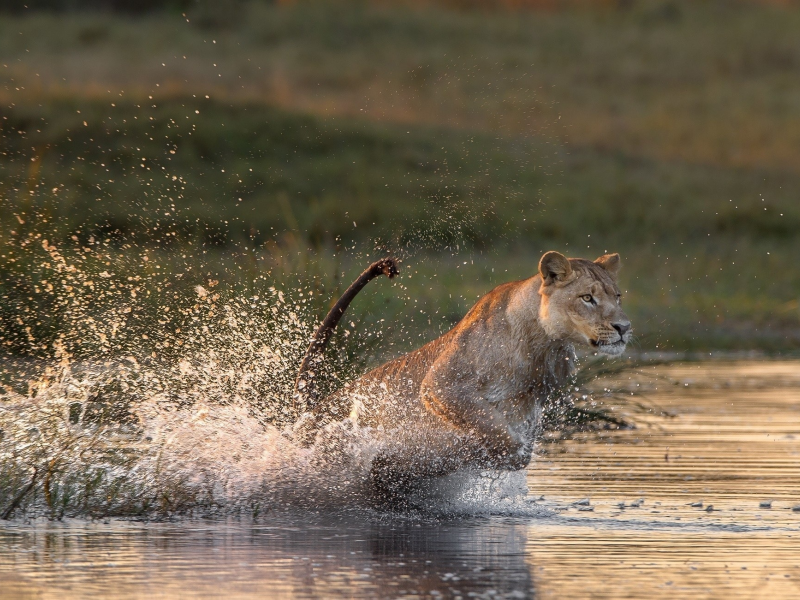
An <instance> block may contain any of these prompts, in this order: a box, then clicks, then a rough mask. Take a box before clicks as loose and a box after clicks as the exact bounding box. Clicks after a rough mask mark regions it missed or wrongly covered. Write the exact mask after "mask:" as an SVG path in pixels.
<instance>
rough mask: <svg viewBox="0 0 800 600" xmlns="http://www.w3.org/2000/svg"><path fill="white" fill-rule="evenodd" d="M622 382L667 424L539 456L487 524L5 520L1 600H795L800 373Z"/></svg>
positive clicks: (712, 367) (328, 519)
mask: <svg viewBox="0 0 800 600" xmlns="http://www.w3.org/2000/svg"><path fill="white" fill-rule="evenodd" d="M627 385H630V386H631V387H632V389H633V388H635V389H637V390H638V391H642V390H643V389H644V395H645V397H646V398H647V399H648V401H649V402H650V403H651V404H652V405H657V406H660V407H662V408H664V409H665V410H667V411H668V412H670V413H671V414H672V415H673V416H671V417H656V416H651V417H648V418H647V419H646V421H647V422H646V423H643V424H642V425H641V426H640V427H639V428H638V429H636V430H628V431H609V432H603V433H602V434H599V435H598V434H592V435H586V436H583V437H582V438H581V439H576V440H572V441H569V442H561V443H559V444H553V445H548V446H545V447H543V448H542V449H541V451H540V455H539V457H538V458H537V460H536V462H535V463H534V464H533V465H532V466H531V468H530V470H529V472H528V485H529V488H530V494H529V496H528V498H527V499H525V500H521V501H519V500H518V501H514V502H512V501H509V502H507V503H505V504H504V503H503V502H499V503H494V504H492V505H491V506H487V510H489V512H491V513H492V514H480V515H462V516H459V517H452V516H451V517H433V516H420V515H412V516H396V515H395V516H392V515H386V514H379V513H375V512H371V511H366V510H354V511H352V512H349V511H341V510H339V511H336V512H333V511H322V512H321V513H316V512H313V511H306V512H298V511H294V512H286V513H275V512H272V513H269V514H266V515H262V516H260V517H259V518H258V519H257V520H256V521H255V522H242V521H237V520H228V521H223V522H219V521H217V522H210V521H204V522H196V521H191V522H190V521H178V522H173V523H137V522H125V521H114V520H112V521H111V522H108V523H105V522H94V523H87V522H68V523H59V522H49V521H45V520H37V521H35V522H32V523H21V522H12V523H10V524H7V525H4V526H3V528H2V529H0V595H2V597H4V598H5V597H56V596H57V597H68V596H72V597H108V596H111V595H113V596H116V597H146V596H147V597H178V596H181V597H183V596H189V595H192V596H206V597H211V596H220V595H227V596H231V597H247V596H263V597H302V598H316V597H319V598H327V597H341V596H344V597H358V598H371V597H379V596H382V597H437V596H438V597H485V598H491V597H508V598H515V597H516V598H525V597H533V596H535V597H539V598H586V597H593V598H620V597H631V598H633V597H636V598H641V597H650V598H659V597H665V598H666V597H711V598H715V597H729V598H730V597H742V598H751V597H785V598H788V597H797V596H800V510H798V511H793V510H792V508H793V507H795V506H798V505H800V465H799V464H798V463H799V462H800V363H798V362H739V363H728V364H722V363H711V364H704V365H689V366H685V365H684V366H672V367H661V368H659V369H658V370H657V372H656V373H654V374H652V375H649V376H646V377H641V378H635V379H633V380H631V381H630V382H628V383H627ZM621 410H624V409H621ZM640 420H641V417H640ZM541 496H544V499H542V500H539V498H540V497H541ZM582 500H588V503H589V505H588V506H585V505H584V504H585V502H584V503H581V504H579V503H578V502H579V501H582ZM639 500H641V502H639ZM700 502H702V507H701V506H691V504H693V503H700ZM763 502H771V507H770V508H766V507H764V508H762V507H761V506H760V505H761V503H763ZM620 503H624V505H625V507H624V508H621V507H620ZM632 504H639V506H638V507H636V506H631V505H632ZM709 506H712V507H713V508H712V509H711V510H710V511H709V510H707V509H708V507H709Z"/></svg>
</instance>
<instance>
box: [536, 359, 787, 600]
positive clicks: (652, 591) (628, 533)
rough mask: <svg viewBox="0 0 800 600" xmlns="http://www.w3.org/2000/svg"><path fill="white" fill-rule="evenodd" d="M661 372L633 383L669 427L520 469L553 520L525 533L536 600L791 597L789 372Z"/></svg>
mask: <svg viewBox="0 0 800 600" xmlns="http://www.w3.org/2000/svg"><path fill="white" fill-rule="evenodd" d="M659 375H660V377H659V379H650V380H649V382H647V383H643V384H642V385H646V386H648V387H649V388H650V389H647V390H645V393H646V395H647V397H648V399H649V400H650V401H651V402H653V403H654V404H656V405H658V406H660V407H663V408H665V409H667V410H668V411H670V412H672V413H673V414H674V416H673V417H672V418H668V419H666V420H658V419H653V420H652V422H651V424H650V426H649V427H640V428H639V429H636V430H630V431H616V432H607V433H606V434H604V435H601V436H599V437H598V436H586V437H585V438H584V439H581V440H576V441H572V442H567V443H563V444H559V445H555V446H552V447H549V448H546V449H545V453H544V455H543V456H540V457H539V459H538V460H537V462H536V464H535V465H534V466H533V468H532V469H531V470H530V474H529V485H530V488H531V493H532V494H542V495H544V496H545V502H544V504H546V505H550V506H553V507H555V508H556V509H557V510H559V512H560V513H561V515H562V519H561V520H559V521H557V522H556V523H553V522H548V523H546V524H545V523H533V524H532V525H531V527H530V528H529V531H528V548H527V551H528V555H529V561H530V564H531V568H532V570H533V573H534V579H535V581H536V584H537V591H538V596H539V597H543V598H586V597H592V598H620V597H630V598H641V597H649V598H659V597H665V598H666V597H672V598H674V597H713V598H724V597H742V598H756V597H763V598H767V597H771V598H792V597H800V512H795V511H793V510H792V508H793V507H796V506H799V505H800V364H798V363H796V362H774V363H767V362H755V363H738V364H736V363H734V364H728V365H725V364H711V365H691V366H686V365H683V366H675V367H671V368H660V369H659ZM645 381H646V380H645ZM584 498H589V499H590V502H591V506H592V508H593V510H591V511H588V510H586V509H584V510H582V511H580V510H579V508H580V507H578V506H575V505H571V503H573V502H576V501H578V500H581V499H584ZM639 499H642V500H643V502H642V504H641V506H639V507H638V508H636V507H631V503H636V501H637V500H639ZM701 503H702V504H701ZM762 503H770V504H769V506H770V508H767V507H766V506H767V505H766V504H764V505H762ZM622 504H624V506H625V507H624V508H622V507H621V505H622ZM693 505H694V506H693ZM762 506H763V507H762ZM710 507H711V508H710Z"/></svg>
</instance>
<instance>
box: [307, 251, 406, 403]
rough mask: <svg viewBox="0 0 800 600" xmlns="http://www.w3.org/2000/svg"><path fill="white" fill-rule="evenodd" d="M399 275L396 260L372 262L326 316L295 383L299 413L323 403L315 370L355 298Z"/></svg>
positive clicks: (387, 259)
mask: <svg viewBox="0 0 800 600" xmlns="http://www.w3.org/2000/svg"><path fill="white" fill-rule="evenodd" d="M398 273H399V271H398V268H397V261H396V260H395V259H394V258H392V257H387V258H382V259H381V260H379V261H376V262H374V263H372V264H371V265H370V266H369V267H367V269H366V270H365V271H364V272H363V273H361V275H359V276H358V278H357V279H356V280H355V281H354V282H353V283H351V284H350V287H349V288H347V290H345V292H344V294H342V297H341V298H339V300H337V301H336V304H334V305H333V308H331V310H330V311H329V312H328V314H327V315H326V316H325V319H324V320H323V321H322V323H321V324H320V326H319V327H318V328H317V331H316V332H314V337H313V338H311V343H310V344H309V345H308V350H306V355H305V357H303V362H302V363H301V365H300V371H299V372H298V373H297V379H296V380H295V383H294V394H293V395H292V402H293V408H294V410H295V413H296V414H299V413H300V412H303V411H305V410H308V409H310V408H315V406H314V405H315V404H316V403H317V401H318V400H319V398H318V393H317V387H316V380H317V377H315V375H316V373H315V372H314V368H315V367H316V366H317V365H318V364H319V363H320V362H322V355H323V353H324V352H325V347H326V346H327V345H328V341H329V340H330V339H331V336H332V335H333V331H334V330H335V329H336V325H337V324H338V323H339V320H340V319H341V318H342V316H343V315H344V311H345V310H347V307H348V306H350V303H351V302H352V301H353V298H355V297H356V295H357V294H358V292H360V291H361V290H362V289H364V286H365V285H367V284H368V283H369V282H370V281H372V280H373V279H375V278H376V277H378V276H379V275H386V276H387V277H389V278H390V279H391V278H392V277H394V276H395V275H397V274H398Z"/></svg>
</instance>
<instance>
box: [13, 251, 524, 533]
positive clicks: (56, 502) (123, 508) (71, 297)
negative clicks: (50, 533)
mask: <svg viewBox="0 0 800 600" xmlns="http://www.w3.org/2000/svg"><path fill="white" fill-rule="evenodd" d="M37 241H38V242H39V243H38V244H37V245H36V246H35V247H36V251H37V252H38V255H37V257H38V259H37V260H39V261H40V262H36V264H37V265H38V267H37V268H39V269H42V270H43V271H45V272H46V273H45V274H44V275H42V276H40V277H39V281H40V283H39V284H37V285H41V286H49V292H51V293H52V295H51V301H52V304H53V307H54V309H53V310H55V311H57V313H58V315H59V319H60V323H59V327H58V329H57V334H54V335H53V336H51V338H50V339H48V341H47V342H46V343H45V342H42V343H39V342H38V340H36V339H35V337H34V336H33V335H32V334H30V333H29V332H30V331H31V329H28V330H26V329H25V327H28V325H25V323H26V321H25V319H22V318H20V320H21V321H22V323H23V325H22V329H21V331H27V332H28V333H29V335H30V336H31V337H30V339H28V342H29V344H30V346H31V347H34V348H35V347H37V346H41V348H42V349H43V350H47V352H42V355H44V356H45V357H44V358H39V359H38V360H34V359H33V358H31V359H29V360H28V361H26V362H24V363H20V362H19V361H17V362H8V363H6V366H5V367H4V370H5V373H4V380H5V381H6V382H7V383H6V385H4V386H3V388H2V389H3V393H2V396H0V511H2V514H0V517H5V518H9V517H18V518H19V517H35V516H47V517H50V518H62V517H65V516H67V517H70V516H82V517H102V516H138V517H142V518H156V517H163V516H168V515H175V514H190V515H194V516H209V515H218V514H246V515H258V514H262V513H264V512H267V511H270V510H273V509H276V508H280V507H285V506H305V507H313V508H320V507H330V506H340V507H341V506H354V505H355V506H363V505H366V504H368V503H369V498H370V494H369V469H370V464H371V461H372V459H373V458H374V457H375V456H376V454H377V453H378V452H379V451H380V449H381V444H382V441H381V438H380V437H379V436H376V435H375V432H372V431H370V430H368V429H359V428H358V427H355V426H353V425H352V423H350V422H349V421H345V422H342V423H335V424H332V425H330V426H329V427H328V428H327V429H326V430H325V431H324V432H323V434H322V435H321V436H319V438H318V441H317V443H316V444H315V445H314V446H312V447H311V448H303V447H301V446H300V445H298V444H296V443H294V441H293V440H292V438H291V436H290V435H287V433H286V426H287V425H288V424H290V423H292V422H293V421H294V419H295V418H296V417H297V415H296V414H294V412H293V408H292V388H293V384H294V378H295V375H296V369H297V367H298V365H299V363H300V359H301V358H302V355H303V352H304V351H305V348H306V346H307V344H308V340H309V338H310V335H311V332H312V331H313V328H314V326H315V325H316V319H317V318H318V316H319V315H315V314H313V313H314V311H315V310H316V307H312V306H311V304H306V303H304V302H303V301H302V300H300V297H301V296H302V297H303V298H304V299H307V298H308V297H309V296H308V290H306V291H305V293H302V292H300V293H299V294H298V293H295V294H293V295H292V294H290V293H289V292H288V291H283V290H281V289H278V288H277V287H275V286H268V285H267V284H265V285H264V286H263V288H264V289H263V290H262V294H263V295H255V294H252V295H248V296H243V295H241V294H239V293H226V292H225V290H220V289H219V287H218V286H217V284H216V282H214V281H213V280H204V281H203V283H202V284H200V283H194V284H193V285H189V286H188V289H189V290H190V294H188V295H186V294H184V295H179V294H175V295H172V296H170V295H169V294H163V290H164V289H167V290H168V289H169V288H168V286H167V284H168V283H169V282H168V281H167V279H158V269H155V268H151V275H150V277H151V278H155V279H156V283H153V282H152V281H151V282H150V285H149V287H148V286H147V285H145V282H144V281H143V279H142V277H140V276H139V275H136V274H132V273H133V271H132V270H131V269H126V268H124V265H113V264H109V261H105V260H103V257H98V254H100V253H99V252H97V251H96V250H94V249H90V250H87V251H86V252H81V253H78V254H73V255H70V257H69V258H67V257H66V256H65V253H62V252H61V251H60V250H59V249H58V248H56V247H55V246H53V245H51V244H50V243H48V242H47V241H46V240H37ZM145 262H146V263H148V264H149V266H150V267H152V263H151V262H150V261H145ZM119 273H122V274H124V276H123V275H119ZM42 281H43V282H44V283H41V282H42ZM159 290H160V291H161V292H162V297H163V298H172V299H173V301H172V302H171V303H168V302H167V301H166V300H164V303H163V304H162V301H160V300H159V301H157V302H153V299H152V295H153V294H156V293H158V291H159ZM296 291H297V290H295V292H296ZM148 295H150V296H151V297H150V298H148V299H147V302H146V303H144V302H139V301H137V297H138V298H147V296H148ZM153 306H155V307H156V308H155V310H156V312H157V314H156V316H155V320H153V319H150V320H149V321H146V322H147V323H148V326H147V328H145V329H142V327H141V326H140V325H137V323H140V322H138V321H137V320H136V316H137V315H139V314H140V313H142V312H143V311H146V310H154V309H153V308H152V307H153ZM148 307H149V308H148ZM26 318H28V319H38V318H40V317H39V316H38V315H29V316H28V317H26ZM143 322H145V321H141V323H143ZM145 331H146V332H145ZM23 367H25V368H23ZM329 367H330V368H331V369H332V370H333V371H336V370H337V362H336V360H335V359H334V360H331V361H329ZM339 370H341V369H339ZM31 372H35V376H30V375H29V373H31ZM21 373H25V376H24V377H23V376H22V375H20V374H21ZM334 374H335V373H334ZM524 492H525V481H524V474H516V475H511V474H499V473H490V472H483V473H471V472H469V473H468V472H464V473H457V474H454V475H452V476H450V477H448V478H444V479H443V480H441V481H438V482H436V483H435V485H434V484H432V485H430V486H427V487H426V488H425V489H424V490H422V491H420V492H419V498H417V502H418V503H425V502H427V503H428V504H429V505H439V506H442V502H444V503H445V504H446V505H447V506H448V507H449V509H450V510H476V509H478V508H479V507H482V509H483V510H485V509H486V507H487V505H486V502H487V499H488V498H490V497H491V498H494V499H496V500H498V501H501V502H507V501H509V500H508V498H511V497H518V496H520V495H524Z"/></svg>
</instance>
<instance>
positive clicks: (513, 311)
mask: <svg viewBox="0 0 800 600" xmlns="http://www.w3.org/2000/svg"><path fill="white" fill-rule="evenodd" d="M541 284H542V280H541V278H540V277H539V276H538V275H537V276H536V277H533V278H531V279H528V280H526V281H525V282H523V283H522V285H521V286H520V288H519V289H518V290H517V292H516V294H515V295H514V297H513V298H512V300H511V302H510V303H509V306H508V308H507V319H508V322H509V324H510V325H511V327H512V329H513V331H514V333H515V337H516V338H517V339H518V340H519V346H518V348H517V351H516V353H517V355H518V360H516V361H515V362H516V363H517V365H518V368H519V370H520V371H521V372H520V376H521V378H523V379H526V380H527V381H528V386H529V387H530V389H531V391H532V392H534V395H535V396H536V397H537V398H539V399H544V397H546V396H547V395H549V394H550V393H551V392H553V391H554V390H556V389H559V388H561V387H563V386H564V385H565V384H566V383H567V381H568V380H569V378H570V376H571V375H572V373H573V372H574V370H575V350H574V348H573V346H572V343H571V342H569V341H567V340H564V339H554V338H552V337H550V336H549V335H548V334H547V332H546V331H545V329H544V327H542V324H541V322H540V320H539V303H540V302H541V296H540V295H539V288H540V286H541Z"/></svg>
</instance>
